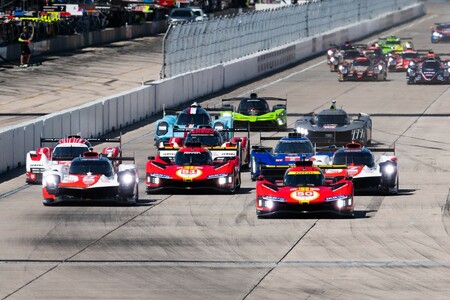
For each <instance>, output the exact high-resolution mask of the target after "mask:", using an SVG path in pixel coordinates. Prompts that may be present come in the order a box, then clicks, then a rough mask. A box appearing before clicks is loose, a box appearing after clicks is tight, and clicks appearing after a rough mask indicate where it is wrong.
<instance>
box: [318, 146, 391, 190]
mask: <svg viewBox="0 0 450 300" xmlns="http://www.w3.org/2000/svg"><path fill="white" fill-rule="evenodd" d="M373 152H383V153H386V152H388V153H389V152H391V153H393V155H387V154H383V155H381V156H380V157H379V158H378V159H376V158H375V155H374V154H373ZM331 162H332V164H333V165H338V164H341V165H342V164H343V165H346V166H347V169H342V170H337V169H326V170H325V171H324V174H325V176H326V177H327V178H333V177H334V176H343V175H344V173H345V175H347V174H348V176H351V177H352V178H353V184H354V187H355V191H366V192H367V191H368V192H370V191H376V192H382V193H390V194H396V193H398V183H399V181H398V180H399V174H398V167H397V157H396V156H395V148H366V147H364V146H362V145H361V144H359V143H349V144H348V145H346V146H345V147H343V148H341V149H338V150H336V152H335V153H334V155H333V158H332V161H331Z"/></svg>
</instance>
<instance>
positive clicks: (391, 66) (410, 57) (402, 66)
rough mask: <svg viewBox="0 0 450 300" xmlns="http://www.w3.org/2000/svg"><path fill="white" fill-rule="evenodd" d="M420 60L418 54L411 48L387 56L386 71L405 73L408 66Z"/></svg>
mask: <svg viewBox="0 0 450 300" xmlns="http://www.w3.org/2000/svg"><path fill="white" fill-rule="evenodd" d="M419 60H420V53H419V51H416V50H414V49H412V48H408V49H405V50H403V51H401V52H391V53H389V54H388V70H389V71H390V72H396V71H406V69H408V66H409V65H410V64H411V62H413V63H417V62H418V61H419Z"/></svg>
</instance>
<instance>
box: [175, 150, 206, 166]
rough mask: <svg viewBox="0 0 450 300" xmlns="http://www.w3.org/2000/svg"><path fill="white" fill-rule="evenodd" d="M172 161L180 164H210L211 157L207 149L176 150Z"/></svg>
mask: <svg viewBox="0 0 450 300" xmlns="http://www.w3.org/2000/svg"><path fill="white" fill-rule="evenodd" d="M174 162H175V164H176V165H181V166H195V165H211V164H212V157H211V153H210V152H209V151H208V152H197V151H193V152H177V154H175V161H174Z"/></svg>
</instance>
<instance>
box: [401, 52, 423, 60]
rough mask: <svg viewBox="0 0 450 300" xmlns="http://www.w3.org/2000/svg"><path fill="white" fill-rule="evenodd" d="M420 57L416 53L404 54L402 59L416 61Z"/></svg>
mask: <svg viewBox="0 0 450 300" xmlns="http://www.w3.org/2000/svg"><path fill="white" fill-rule="evenodd" d="M418 57H419V54H418V53H414V52H411V53H403V54H402V58H403V59H415V58H418Z"/></svg>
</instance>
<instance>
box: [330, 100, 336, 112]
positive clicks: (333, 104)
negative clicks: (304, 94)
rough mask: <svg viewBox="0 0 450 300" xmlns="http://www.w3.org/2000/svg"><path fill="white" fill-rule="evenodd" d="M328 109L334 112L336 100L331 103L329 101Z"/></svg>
mask: <svg viewBox="0 0 450 300" xmlns="http://www.w3.org/2000/svg"><path fill="white" fill-rule="evenodd" d="M330 109H331V110H336V100H332V101H331V106H330Z"/></svg>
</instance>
